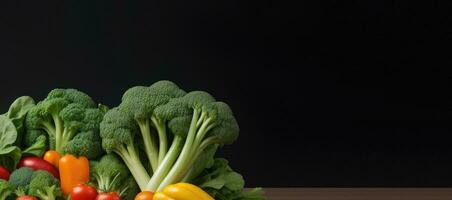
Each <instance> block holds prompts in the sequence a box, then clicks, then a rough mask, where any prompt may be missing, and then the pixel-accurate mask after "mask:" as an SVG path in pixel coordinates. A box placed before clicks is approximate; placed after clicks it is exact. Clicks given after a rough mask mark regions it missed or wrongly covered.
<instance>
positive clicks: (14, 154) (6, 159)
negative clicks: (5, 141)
mask: <svg viewBox="0 0 452 200" xmlns="http://www.w3.org/2000/svg"><path fill="white" fill-rule="evenodd" d="M9 149H11V151H9V152H8V153H1V154H0V165H1V166H3V167H5V168H6V169H8V171H14V169H16V166H17V164H18V163H19V161H20V158H21V157H22V151H21V150H20V149H19V147H16V146H12V148H9Z"/></svg>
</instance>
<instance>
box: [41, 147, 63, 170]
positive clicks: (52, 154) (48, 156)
mask: <svg viewBox="0 0 452 200" xmlns="http://www.w3.org/2000/svg"><path fill="white" fill-rule="evenodd" d="M60 158H61V155H60V153H58V152H56V151H54V150H48V151H47V152H46V153H45V154H44V158H43V159H44V160H45V161H47V162H49V163H50V164H52V165H53V166H55V167H56V168H58V162H59V161H60Z"/></svg>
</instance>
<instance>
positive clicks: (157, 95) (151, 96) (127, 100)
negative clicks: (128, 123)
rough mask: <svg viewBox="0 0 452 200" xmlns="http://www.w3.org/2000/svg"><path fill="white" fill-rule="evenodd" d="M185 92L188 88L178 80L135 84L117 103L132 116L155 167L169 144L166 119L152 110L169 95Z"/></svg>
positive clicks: (154, 168)
mask: <svg viewBox="0 0 452 200" xmlns="http://www.w3.org/2000/svg"><path fill="white" fill-rule="evenodd" d="M183 95H185V91H183V90H181V89H180V88H179V87H178V86H177V85H176V84H174V83H172V82H170V81H159V82H156V83H154V84H152V85H151V86H149V87H144V86H136V87H132V88H130V89H128V90H127V91H126V92H125V93H124V95H123V97H122V102H121V104H120V105H119V107H118V108H119V110H121V111H123V112H126V113H128V114H129V116H132V117H133V119H134V120H135V122H136V124H137V125H138V127H139V129H140V133H141V136H142V137H143V142H144V147H145V151H146V155H147V157H148V160H149V162H150V164H151V167H152V170H153V171H155V170H156V169H157V166H158V164H159V163H160V162H162V161H163V158H164V157H165V154H166V151H167V144H168V142H167V136H166V124H165V121H164V120H163V119H161V118H158V117H157V116H155V115H153V111H154V109H155V108H156V107H157V106H159V105H163V104H166V103H167V102H168V101H169V100H170V99H172V98H176V97H181V96H183ZM152 128H154V129H155V130H156V132H157V134H158V142H157V141H155V140H156V138H157V137H156V136H155V135H152V134H151V133H152V130H151V129H152ZM157 145H158V147H159V148H158V150H157Z"/></svg>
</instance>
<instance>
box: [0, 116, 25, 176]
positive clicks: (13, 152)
mask: <svg viewBox="0 0 452 200" xmlns="http://www.w3.org/2000/svg"><path fill="white" fill-rule="evenodd" d="M16 139H17V131H16V127H15V126H14V124H13V122H12V121H11V120H10V119H9V118H8V117H6V116H0V166H3V167H5V168H6V169H8V170H9V171H13V170H14V169H15V168H16V165H17V164H18V163H19V161H20V157H21V155H22V153H21V151H20V149H19V148H18V147H17V146H13V145H14V142H15V141H16Z"/></svg>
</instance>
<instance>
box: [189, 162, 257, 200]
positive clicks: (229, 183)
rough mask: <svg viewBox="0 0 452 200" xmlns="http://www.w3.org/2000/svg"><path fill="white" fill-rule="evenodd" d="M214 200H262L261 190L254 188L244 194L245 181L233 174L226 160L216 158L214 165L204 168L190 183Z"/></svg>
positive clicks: (237, 174) (240, 176)
mask: <svg viewBox="0 0 452 200" xmlns="http://www.w3.org/2000/svg"><path fill="white" fill-rule="evenodd" d="M192 183H193V184H196V185H198V186H199V187H201V188H202V189H204V190H205V191H206V192H208V193H209V194H210V195H211V196H212V197H214V198H215V199H216V200H263V199H265V198H264V197H263V193H262V190H261V189H260V188H255V189H253V190H251V191H248V192H244V191H243V187H244V186H245V181H244V180H243V177H242V175H240V174H239V173H237V172H234V171H233V170H232V169H231V167H229V165H228V161H227V160H226V159H222V158H217V159H215V162H214V164H213V165H212V166H211V167H209V168H206V169H205V170H204V171H203V172H202V173H201V174H200V175H199V176H198V177H197V178H195V179H194V180H193V181H192Z"/></svg>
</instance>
